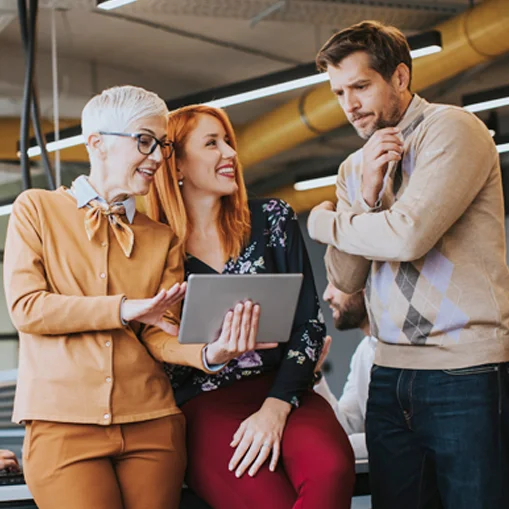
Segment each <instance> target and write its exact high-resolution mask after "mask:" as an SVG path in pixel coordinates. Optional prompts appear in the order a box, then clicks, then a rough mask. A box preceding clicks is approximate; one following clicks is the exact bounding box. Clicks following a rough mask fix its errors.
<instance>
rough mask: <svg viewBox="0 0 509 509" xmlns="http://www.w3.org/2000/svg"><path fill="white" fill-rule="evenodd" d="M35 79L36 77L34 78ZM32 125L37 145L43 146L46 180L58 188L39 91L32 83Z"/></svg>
mask: <svg viewBox="0 0 509 509" xmlns="http://www.w3.org/2000/svg"><path fill="white" fill-rule="evenodd" d="M34 81H35V78H34ZM31 110H32V125H33V127H34V132H35V139H36V140H37V145H39V147H41V159H42V164H43V168H44V173H45V174H46V180H47V181H48V188H49V189H51V190H53V189H55V188H56V186H55V177H54V175H53V171H52V169H51V163H50V160H49V156H48V151H47V150H46V136H45V135H44V133H43V131H42V128H41V116H40V113H39V97H38V96H37V91H36V88H35V84H33V85H32V108H31Z"/></svg>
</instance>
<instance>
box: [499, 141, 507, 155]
mask: <svg viewBox="0 0 509 509" xmlns="http://www.w3.org/2000/svg"><path fill="white" fill-rule="evenodd" d="M497 152H498V153H499V154H503V153H504V152H509V143H501V144H500V145H497Z"/></svg>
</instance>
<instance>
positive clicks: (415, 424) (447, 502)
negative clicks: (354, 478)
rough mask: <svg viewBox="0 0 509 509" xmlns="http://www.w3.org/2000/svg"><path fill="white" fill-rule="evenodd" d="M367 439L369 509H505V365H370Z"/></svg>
mask: <svg viewBox="0 0 509 509" xmlns="http://www.w3.org/2000/svg"><path fill="white" fill-rule="evenodd" d="M366 440H367V445H368V451H369V462H370V479H371V491H372V500H373V509H439V508H440V509H507V508H509V493H508V491H509V490H508V486H509V363H503V364H489V365H484V366H475V367H471V368H462V369H454V370H406V369H393V368H385V367H381V366H376V365H375V366H373V369H372V372H371V384H370V389H369V400H368V407H367V415H366Z"/></svg>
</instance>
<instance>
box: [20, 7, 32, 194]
mask: <svg viewBox="0 0 509 509" xmlns="http://www.w3.org/2000/svg"><path fill="white" fill-rule="evenodd" d="M18 19H19V25H20V30H21V39H22V40H23V47H24V48H25V60H26V64H25V83H24V89H23V106H22V110H21V123H20V136H19V149H20V160H21V178H22V182H23V189H30V188H31V187H32V178H31V175H30V159H29V157H28V154H27V150H28V142H29V137H28V128H29V122H30V99H31V95H32V72H33V69H32V66H31V65H30V62H29V58H28V56H29V53H30V51H29V46H30V40H29V38H28V23H27V6H26V3H25V0H18ZM32 57H33V53H32Z"/></svg>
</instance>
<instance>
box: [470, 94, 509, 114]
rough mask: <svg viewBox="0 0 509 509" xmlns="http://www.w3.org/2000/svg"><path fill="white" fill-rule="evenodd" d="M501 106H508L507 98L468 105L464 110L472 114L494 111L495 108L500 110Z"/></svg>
mask: <svg viewBox="0 0 509 509" xmlns="http://www.w3.org/2000/svg"><path fill="white" fill-rule="evenodd" d="M503 106H509V96H508V97H501V98H500V99H492V100H491V101H484V102H480V103H476V104H469V105H468V106H465V107H464V108H465V109H466V110H467V111H470V112H472V113H477V112H478V111H485V110H494V109H496V108H502V107H503Z"/></svg>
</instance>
